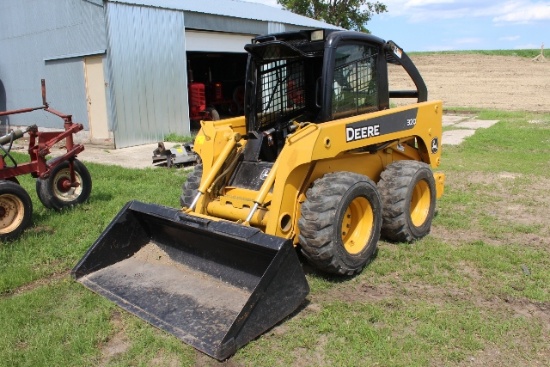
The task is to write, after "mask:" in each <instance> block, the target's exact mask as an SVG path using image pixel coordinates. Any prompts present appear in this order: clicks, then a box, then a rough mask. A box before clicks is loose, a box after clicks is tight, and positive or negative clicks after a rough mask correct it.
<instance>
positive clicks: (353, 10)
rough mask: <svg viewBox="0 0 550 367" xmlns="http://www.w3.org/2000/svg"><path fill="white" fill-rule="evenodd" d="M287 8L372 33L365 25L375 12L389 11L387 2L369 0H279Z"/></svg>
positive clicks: (340, 25)
mask: <svg viewBox="0 0 550 367" xmlns="http://www.w3.org/2000/svg"><path fill="white" fill-rule="evenodd" d="M277 3H279V4H280V5H282V6H283V8H285V9H286V10H290V11H291V12H293V13H296V14H300V15H304V16H306V17H310V18H313V19H317V20H322V21H324V22H327V23H330V24H333V25H336V26H339V27H342V28H345V29H352V30H357V31H360V32H366V33H370V31H369V30H368V29H367V28H366V27H365V25H366V24H367V23H368V21H369V20H371V19H372V16H373V15H374V14H380V13H384V12H387V11H388V9H387V7H386V5H385V4H382V3H381V2H379V1H376V2H370V1H367V0H277Z"/></svg>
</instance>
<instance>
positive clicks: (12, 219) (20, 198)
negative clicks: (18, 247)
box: [0, 180, 32, 241]
mask: <svg viewBox="0 0 550 367" xmlns="http://www.w3.org/2000/svg"><path fill="white" fill-rule="evenodd" d="M31 221H32V201H31V198H30V196H29V194H28V193H27V192H26V191H25V189H23V188H22V187H21V186H19V185H18V184H16V183H14V182H11V181H5V180H2V181H0V240H1V241H9V240H13V239H15V238H17V237H19V236H20V235H21V233H22V232H23V231H24V230H25V229H26V228H27V227H28V226H29V225H30V224H31Z"/></svg>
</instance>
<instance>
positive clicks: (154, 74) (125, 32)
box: [107, 2, 190, 148]
mask: <svg viewBox="0 0 550 367" xmlns="http://www.w3.org/2000/svg"><path fill="white" fill-rule="evenodd" d="M107 29H108V31H107V32H108V39H109V50H108V53H107V55H108V58H109V63H110V65H109V66H110V67H109V70H110V81H111V85H110V87H111V91H110V92H111V117H112V118H113V132H114V136H115V144H116V147H117V148H123V147H128V146H133V145H139V144H144V143H151V142H156V141H162V140H163V137H164V135H166V134H169V133H177V134H179V135H186V134H189V132H190V131H189V123H188V107H187V76H186V71H185V70H186V68H185V65H186V57H185V39H184V19H183V12H181V11H171V10H166V9H159V8H150V7H140V6H129V5H125V4H119V3H111V2H109V3H107Z"/></svg>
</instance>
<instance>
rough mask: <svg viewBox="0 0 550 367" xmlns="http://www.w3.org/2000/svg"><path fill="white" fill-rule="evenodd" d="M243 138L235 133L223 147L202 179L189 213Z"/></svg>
mask: <svg viewBox="0 0 550 367" xmlns="http://www.w3.org/2000/svg"><path fill="white" fill-rule="evenodd" d="M240 140H241V134H239V133H234V134H233V135H232V136H231V137H230V138H229V139H228V142H227V144H226V145H225V147H223V149H222V151H221V153H220V155H219V156H218V158H217V159H216V161H215V162H214V164H213V165H212V168H211V169H210V170H209V171H208V175H206V178H205V179H204V180H203V181H202V183H201V184H200V186H199V188H198V193H197V196H195V199H193V202H192V203H191V206H190V207H189V208H188V209H187V210H186V212H187V213H189V212H191V211H193V210H194V209H195V206H196V205H197V202H198V201H199V198H200V197H201V196H202V195H204V193H205V192H206V190H207V189H208V188H209V187H210V185H211V184H212V182H214V180H215V179H216V176H217V175H218V172H219V171H220V169H221V168H222V166H223V164H224V163H225V161H226V160H227V157H229V155H230V154H231V152H232V151H233V149H234V148H235V146H236V145H237V143H238V142H239V141H240Z"/></svg>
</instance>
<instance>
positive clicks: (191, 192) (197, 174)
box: [180, 164, 202, 208]
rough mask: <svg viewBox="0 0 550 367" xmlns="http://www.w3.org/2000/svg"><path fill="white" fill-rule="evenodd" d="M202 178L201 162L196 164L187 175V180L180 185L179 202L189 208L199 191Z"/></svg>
mask: <svg viewBox="0 0 550 367" xmlns="http://www.w3.org/2000/svg"><path fill="white" fill-rule="evenodd" d="M201 179H202V164H197V165H196V166H195V167H194V168H193V171H192V172H191V173H189V175H188V176H187V181H185V183H184V184H183V185H182V187H181V196H180V204H181V206H184V207H186V208H189V207H190V206H191V204H192V203H193V200H194V199H195V196H197V193H198V192H199V187H200V184H201Z"/></svg>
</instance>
